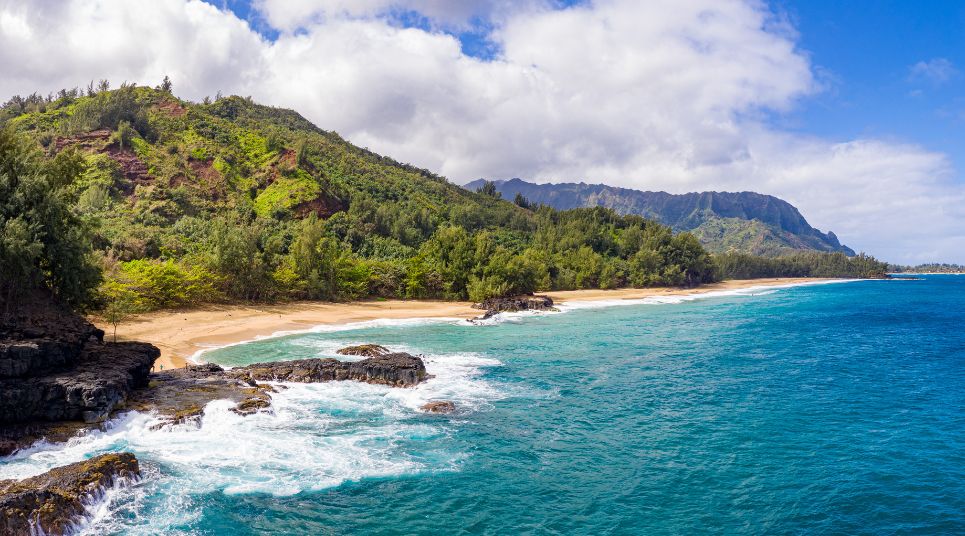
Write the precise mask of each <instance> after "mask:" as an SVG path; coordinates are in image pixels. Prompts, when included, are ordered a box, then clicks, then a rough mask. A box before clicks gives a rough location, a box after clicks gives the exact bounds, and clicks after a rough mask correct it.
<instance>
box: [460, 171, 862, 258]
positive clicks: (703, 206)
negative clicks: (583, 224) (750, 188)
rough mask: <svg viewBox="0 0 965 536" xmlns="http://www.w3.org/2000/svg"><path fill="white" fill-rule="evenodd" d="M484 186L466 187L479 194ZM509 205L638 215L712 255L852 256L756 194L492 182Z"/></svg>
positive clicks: (780, 204)
mask: <svg viewBox="0 0 965 536" xmlns="http://www.w3.org/2000/svg"><path fill="white" fill-rule="evenodd" d="M484 182H485V181H484V180H482V179H480V180H476V181H473V182H470V183H469V184H466V185H465V188H467V189H469V190H476V189H477V188H479V187H481V186H482V185H483V183H484ZM493 182H494V184H495V185H496V189H497V191H499V192H500V194H502V197H503V198H505V199H513V198H514V197H515V196H516V194H521V195H522V196H523V197H525V198H526V199H527V200H528V201H530V202H532V203H541V204H545V205H549V206H552V207H554V208H557V209H570V208H578V207H593V206H602V207H607V208H612V209H614V210H615V211H617V212H619V213H622V214H639V215H642V216H645V217H647V218H652V219H655V220H657V221H659V222H661V223H663V224H664V225H669V226H670V227H672V228H673V229H674V231H689V232H691V233H694V234H695V235H697V238H699V239H700V241H701V243H703V244H704V246H705V247H706V248H707V249H708V250H710V251H713V252H717V253H720V252H726V251H741V252H746V253H753V254H756V255H779V254H782V253H788V252H791V251H797V250H814V251H828V252H838V251H839V252H843V253H846V254H848V255H854V251H853V250H852V249H851V248H849V247H847V246H844V245H842V244H841V243H840V242H839V241H838V238H837V236H835V234H834V233H833V232H828V233H823V232H821V231H819V230H817V229H815V228H814V227H812V226H811V225H810V224H809V223H808V222H807V220H806V219H805V218H804V216H803V215H801V213H800V211H799V210H798V209H797V208H795V207H794V206H793V205H791V204H790V203H788V202H786V201H784V200H782V199H779V198H777V197H774V196H771V195H764V194H759V193H756V192H692V193H687V194H669V193H666V192H649V191H640V190H632V189H629V188H618V187H615V186H608V185H605V184H586V183H582V182H581V183H557V184H535V183H531V182H527V181H523V180H520V179H511V180H499V181H493Z"/></svg>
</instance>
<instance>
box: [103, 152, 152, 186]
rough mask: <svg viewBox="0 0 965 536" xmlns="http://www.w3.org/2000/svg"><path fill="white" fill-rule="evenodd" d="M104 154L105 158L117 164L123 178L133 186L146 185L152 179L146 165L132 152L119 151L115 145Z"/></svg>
mask: <svg viewBox="0 0 965 536" xmlns="http://www.w3.org/2000/svg"><path fill="white" fill-rule="evenodd" d="M105 152H106V153H107V156H110V157H111V159H112V160H114V161H115V162H117V164H118V166H119V167H120V168H121V174H122V175H124V178H126V179H127V180H129V181H131V182H133V183H134V184H147V183H150V182H151V181H152V180H153V179H154V177H152V176H151V174H150V173H149V172H148V168H147V164H145V163H144V162H143V161H142V160H141V159H140V158H138V157H137V155H136V154H134V151H132V150H130V149H119V148H118V147H117V146H116V145H111V146H110V147H108V148H107V150H106V151H105Z"/></svg>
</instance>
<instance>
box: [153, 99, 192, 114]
mask: <svg viewBox="0 0 965 536" xmlns="http://www.w3.org/2000/svg"><path fill="white" fill-rule="evenodd" d="M157 109H158V110H160V111H161V112H164V113H165V114H167V116H168V117H181V116H183V115H184V114H186V113H188V110H187V109H185V107H184V106H181V103H179V102H177V101H171V100H166V101H163V102H162V103H161V104H158V105H157Z"/></svg>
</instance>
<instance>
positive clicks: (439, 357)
mask: <svg viewBox="0 0 965 536" xmlns="http://www.w3.org/2000/svg"><path fill="white" fill-rule="evenodd" d="M360 342H375V343H380V344H384V345H387V346H390V347H392V348H397V349H401V350H405V351H410V352H413V353H420V354H424V355H425V356H426V360H427V367H428V370H429V372H430V373H433V374H436V378H435V379H433V380H430V381H429V382H427V383H426V384H423V385H422V386H420V387H418V388H416V389H390V388H387V387H380V386H369V385H361V384H356V383H350V382H342V383H337V384H336V383H332V384H324V385H291V386H290V387H289V388H288V389H285V390H283V391H282V392H281V393H279V394H278V395H277V396H276V397H275V405H274V412H273V413H272V414H261V415H256V416H254V417H248V418H242V417H238V416H235V415H234V414H232V413H230V412H229V411H228V406H227V405H226V404H221V403H218V402H215V403H213V404H212V405H211V406H210V407H209V408H208V411H207V412H206V416H205V420H204V423H203V425H202V427H201V429H196V428H191V427H185V428H183V429H175V430H166V431H154V432H151V431H148V430H147V427H148V425H149V424H150V422H151V417H150V416H146V415H130V416H128V417H126V418H124V419H121V420H120V421H118V422H117V423H116V424H115V427H114V429H112V430H111V431H109V432H107V433H103V434H95V435H93V436H91V437H88V438H84V439H82V440H79V441H76V442H74V443H72V444H71V445H70V446H69V447H68V448H66V449H62V448H57V449H44V448H40V449H36V450H34V451H31V452H28V453H24V454H21V455H18V456H16V457H14V458H12V459H7V460H3V461H2V462H0V478H3V477H5V476H22V475H25V474H33V473H37V472H40V471H42V470H45V469H46V468H48V467H50V466H54V465H59V464H62V463H66V462H68V461H75V460H77V459H81V458H84V457H88V456H91V455H94V454H98V453H101V452H104V451H110V450H132V451H134V452H135V453H137V455H138V457H139V458H140V459H141V460H142V466H143V467H144V468H145V475H146V476H145V478H144V480H143V482H141V483H140V484H139V485H138V486H137V487H136V488H135V489H133V490H122V491H118V492H117V493H116V494H115V495H114V498H113V501H112V503H111V504H110V506H109V507H105V508H102V509H101V511H99V512H98V513H97V515H96V522H95V523H94V524H93V525H92V526H90V527H88V531H90V532H93V533H108V534H157V533H164V534H205V535H207V534H210V535H229V534H230V535H246V534H386V535H388V534H425V535H429V534H432V535H435V534H587V535H600V534H613V535H616V534H655V535H659V534H702V533H713V534H965V276H927V277H924V278H922V279H921V280H906V281H858V282H848V283H837V284H824V285H813V286H801V287H794V288H785V289H780V290H758V291H750V292H744V293H739V294H736V295H725V296H718V297H712V298H704V299H700V300H694V301H683V302H680V303H660V304H657V303H644V304H636V305H626V306H615V307H596V308H581V309H576V310H570V311H567V312H565V313H561V314H548V315H542V316H537V315H531V316H526V315H521V316H518V317H512V318H508V319H503V320H502V321H497V322H495V323H493V324H491V325H483V326H470V325H466V324H464V323H460V322H429V323H419V322H413V323H403V324H398V323H396V324H393V323H374V324H368V325H363V326H356V327H355V328H353V329H343V330H331V329H329V330H327V331H319V332H315V333H306V334H296V335H290V336H285V337H279V338H274V339H268V340H263V341H259V342H254V343H250V344H244V345H239V346H233V347H228V348H223V349H220V350H216V351H212V352H209V353H207V354H205V358H206V359H207V360H210V361H214V362H218V363H222V364H225V365H240V364H245V363H251V362H256V361H266V360H283V359H294V358H302V357H312V356H320V355H331V354H332V353H333V351H334V350H335V349H336V348H338V347H340V346H342V345H346V344H350V343H360ZM439 399H446V400H453V401H454V402H455V403H456V405H457V407H458V411H457V412H456V413H455V414H453V415H427V414H424V413H422V412H420V411H418V407H419V405H421V404H423V403H425V402H426V401H428V400H439Z"/></svg>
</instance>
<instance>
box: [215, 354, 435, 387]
mask: <svg viewBox="0 0 965 536" xmlns="http://www.w3.org/2000/svg"><path fill="white" fill-rule="evenodd" d="M227 375H228V376H230V377H234V378H238V379H243V378H251V379H253V380H256V381H281V382H302V383H313V382H328V381H342V380H355V381H360V382H365V383H376V384H381V385H391V386H396V387H411V386H414V385H416V384H418V383H419V382H421V381H423V380H425V379H427V378H428V376H427V374H426V366H425V364H424V363H423V362H422V359H420V358H418V357H416V356H413V355H411V354H407V353H404V352H397V353H389V354H383V355H379V356H377V357H369V358H367V359H363V360H361V361H355V362H346V361H339V360H337V359H331V358H327V359H299V360H296V361H278V362H274V363H255V364H253V365H248V366H246V367H240V368H236V369H231V370H229V371H227Z"/></svg>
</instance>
